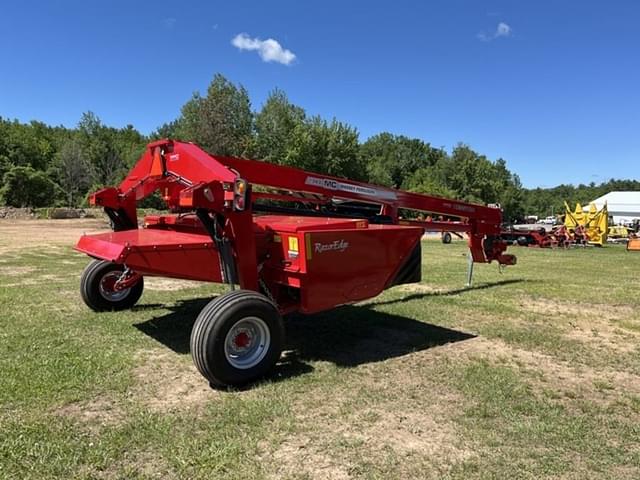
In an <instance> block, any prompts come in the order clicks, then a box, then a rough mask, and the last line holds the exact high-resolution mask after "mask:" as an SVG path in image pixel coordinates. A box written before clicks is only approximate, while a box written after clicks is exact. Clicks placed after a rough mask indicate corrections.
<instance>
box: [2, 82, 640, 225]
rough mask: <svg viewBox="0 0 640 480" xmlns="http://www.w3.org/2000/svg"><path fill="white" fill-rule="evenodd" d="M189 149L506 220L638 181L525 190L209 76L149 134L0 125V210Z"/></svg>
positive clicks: (59, 199) (472, 163) (73, 190)
mask: <svg viewBox="0 0 640 480" xmlns="http://www.w3.org/2000/svg"><path fill="white" fill-rule="evenodd" d="M166 137H170V138H175V139H180V140H184V141H192V142H195V143H197V144H199V145H200V146H201V147H202V148H204V149H205V150H207V151H209V152H210V153H212V154H217V155H231V156H241V157H247V158H257V159H261V160H264V161H267V162H273V163H277V164H281V165H289V166H295V167H300V168H303V169H305V170H310V171H314V172H318V173H324V174H329V175H334V176H338V177H344V178H349V179H353V180H361V181H365V182H371V183H375V184H378V185H383V186H387V187H391V188H401V189H405V190H410V191H414V192H419V193H429V194H433V195H439V196H445V197H451V198H458V199H462V200H468V201H472V202H481V203H499V204H501V205H502V207H503V209H504V212H505V220H507V221H516V220H520V219H522V218H523V217H524V215H525V214H526V215H530V214H533V215H550V214H551V212H552V209H553V211H554V212H560V211H561V208H562V205H563V203H564V201H568V202H570V203H575V202H581V203H586V202H588V201H589V200H593V199H594V198H596V197H598V196H600V195H602V194H604V193H607V192H608V191H611V190H638V189H640V182H639V181H635V180H610V181H608V182H605V183H601V184H600V185H595V184H593V183H592V184H590V185H578V186H573V185H560V186H558V187H555V188H548V189H543V188H536V189H525V188H523V187H522V184H521V182H520V179H519V177H518V175H516V174H515V173H513V172H511V171H510V170H509V169H508V168H507V163H506V161H505V160H504V159H502V158H498V159H496V160H491V159H488V158H487V157H486V156H484V155H481V154H479V153H477V152H475V151H474V150H473V149H471V148H470V147H469V146H467V145H464V144H458V145H457V146H456V147H454V148H453V149H452V151H451V152H448V151H446V150H445V149H443V148H439V147H434V146H432V145H430V144H429V143H427V142H425V141H423V140H421V139H418V138H409V137H406V136H404V135H394V134H391V133H387V132H383V133H379V134H377V135H374V136H372V137H370V138H369V139H367V140H366V141H364V142H360V140H359V134H358V131H357V129H356V128H354V127H353V126H351V125H348V124H346V123H344V122H341V121H338V120H336V119H335V118H334V119H331V120H327V119H324V118H321V117H319V116H312V115H309V114H307V112H305V110H304V109H303V108H301V107H299V106H297V105H294V104H293V103H292V102H290V101H289V99H288V98H287V95H286V94H285V93H284V92H283V91H281V90H278V89H276V90H274V91H273V92H271V94H270V95H269V96H268V98H267V100H266V101H265V102H264V104H263V105H262V107H261V108H260V110H258V111H254V110H252V106H251V101H250V98H249V94H248V92H247V91H246V89H245V88H244V87H242V86H241V85H235V84H234V83H232V82H230V81H229V80H227V79H226V78H225V77H223V76H222V75H219V74H218V75H215V76H214V78H213V80H212V81H211V84H210V85H209V87H208V89H207V91H206V94H200V93H195V94H194V95H193V96H192V97H191V98H190V99H189V100H188V101H187V102H186V103H185V104H184V105H183V107H182V109H181V114H180V116H179V117H178V118H177V119H175V120H174V121H172V122H169V123H166V124H164V125H162V126H160V127H159V128H158V129H157V130H156V131H155V132H153V133H152V134H151V135H149V136H145V135H142V134H141V133H140V132H138V131H137V130H136V129H135V128H134V127H133V126H132V125H127V126H126V127H124V128H113V127H109V126H106V125H104V124H103V123H102V122H101V121H100V119H99V118H98V117H97V116H96V115H95V114H94V113H92V112H87V113H84V114H83V115H82V117H81V119H80V121H79V122H78V125H77V126H76V128H65V127H62V126H58V127H53V126H48V125H45V124H44V123H42V122H37V121H32V122H30V123H28V124H23V123H20V122H18V121H16V120H14V121H11V120H8V119H3V118H2V117H0V204H4V205H11V206H16V207H21V206H30V207H44V206H71V207H75V206H81V205H84V204H85V203H86V197H87V194H88V192H90V191H93V190H96V189H98V188H100V187H102V186H105V185H114V184H117V183H119V182H120V180H122V178H123V177H124V176H125V175H126V173H127V171H128V170H129V169H130V168H131V166H133V164H134V163H135V162H136V160H137V159H138V158H139V156H140V155H141V154H142V152H143V151H144V148H145V145H146V144H147V143H148V142H149V141H152V140H154V139H157V138H166Z"/></svg>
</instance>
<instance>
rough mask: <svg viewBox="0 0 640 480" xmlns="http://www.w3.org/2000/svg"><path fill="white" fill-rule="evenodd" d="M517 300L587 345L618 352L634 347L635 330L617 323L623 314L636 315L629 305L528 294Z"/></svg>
mask: <svg viewBox="0 0 640 480" xmlns="http://www.w3.org/2000/svg"><path fill="white" fill-rule="evenodd" d="M519 304H520V306H521V307H522V308H524V309H525V310H527V311H530V312H534V313H538V314H541V315H545V316H549V317H550V318H554V319H555V321H556V324H558V325H564V326H565V332H564V336H565V337H567V338H569V339H573V340H578V341H579V342H581V343H587V344H589V347H590V348H593V349H596V350H602V351H603V352H606V351H610V350H615V351H617V352H621V353H629V352H633V351H635V350H636V349H637V348H638V344H639V343H638V342H639V340H640V335H638V332H636V331H634V330H631V329H626V328H625V327H624V324H621V323H620V321H621V320H624V319H627V318H637V313H636V312H634V310H633V308H632V307H631V306H630V305H605V304H593V303H584V302H575V303H569V302H559V301H557V300H550V299H544V300H542V299H535V298H531V297H524V298H522V299H521V300H520V302H519Z"/></svg>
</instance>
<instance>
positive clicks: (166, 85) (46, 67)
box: [0, 0, 640, 187]
mask: <svg viewBox="0 0 640 480" xmlns="http://www.w3.org/2000/svg"><path fill="white" fill-rule="evenodd" d="M2 17H3V22H2V23H3V27H2V32H1V34H0V35H1V38H2V41H0V60H1V61H0V116H3V117H5V118H6V117H9V118H18V119H19V120H21V121H29V120H32V119H37V120H42V121H44V122H47V123H50V124H56V125H57V124H63V125H66V126H74V125H75V124H76V123H77V122H78V119H79V118H80V115H81V114H82V112H84V111H87V110H92V111H94V112H95V113H96V114H97V115H98V116H99V117H100V118H101V119H102V120H103V122H105V123H106V124H108V125H113V126H124V125H126V124H132V125H134V126H135V127H137V128H138V129H140V130H141V131H143V132H144V133H149V132H151V131H152V130H153V129H155V128H156V127H157V126H159V125H160V124H162V123H164V122H166V121H170V120H172V119H174V118H176V117H177V116H178V114H179V111H180V107H181V106H182V104H183V103H184V102H185V101H186V100H187V99H188V98H189V97H190V95H191V93H192V92H194V91H196V90H200V91H203V90H205V89H206V87H207V85H208V83H209V81H210V80H211V78H212V76H213V74H214V73H216V72H220V73H222V74H224V75H225V76H226V77H227V78H229V79H230V80H232V81H234V82H237V83H242V84H243V85H244V86H245V87H246V88H247V89H248V91H249V93H250V95H251V99H252V103H253V108H254V109H258V108H259V107H260V106H261V104H262V102H263V101H264V99H265V98H266V96H267V94H268V92H269V91H271V90H272V89H273V88H275V87H279V88H281V89H283V90H284V91H286V92H287V94H288V95H289V97H290V99H291V100H292V101H293V102H294V103H296V104H298V105H301V106H302V107H304V108H305V109H306V110H307V112H308V113H310V114H319V115H321V116H323V117H326V118H331V117H334V116H335V117H336V118H338V119H339V120H343V121H346V122H348V123H350V124H351V125H354V126H356V127H357V128H358V130H359V132H360V136H361V139H362V140H364V139H366V138H367V137H369V136H370V135H373V134H376V133H378V132H381V131H390V132H393V133H397V134H405V135H408V136H415V137H419V138H422V139H424V140H426V141H428V142H430V143H431V144H432V145H435V146H443V147H445V148H447V149H449V150H450V149H451V147H452V146H454V145H455V144H456V143H457V142H460V141H461V142H465V143H467V144H469V145H471V147H473V148H474V149H476V150H477V151H479V152H481V153H484V154H486V155H487V156H488V157H489V158H492V159H496V158H498V157H502V158H505V159H506V160H507V163H508V166H509V167H510V168H511V169H512V170H513V171H515V172H516V173H518V174H519V175H520V177H521V179H522V181H523V183H524V185H525V186H527V187H533V186H553V185H556V184H559V183H579V182H583V183H589V182H591V181H594V182H596V183H598V182H600V181H603V180H606V179H608V178H610V177H616V178H622V177H624V178H635V179H638V178H640V2H638V1H635V0H617V1H611V2H605V1H589V0H573V1H560V0H555V1H551V0H535V1H534V0H528V1H524V0H522V1H515V0H511V1H480V0H447V1H445V0H441V1H415V2H408V1H400V0H396V1H389V2H375V1H347V0H342V1H317V2H305V1H286V2H278V1H271V2H258V1H256V2H241V1H236V2H218V1H201V2H195V1H191V2H190V1H173V2H172V1H154V2H143V1H133V0H131V1H126V2H125V1H107V0H103V1H101V2H98V1H90V0H84V1H55V0H50V1H44V0H42V1H40V2H35V1H30V0H21V1H19V2H18V1H14V2H8V1H7V2H3V6H2ZM242 33H244V34H246V35H245V36H243V37H240V39H238V40H236V42H235V43H236V45H237V46H234V45H232V40H233V39H234V38H236V37H237V35H239V34H242ZM267 39H273V40H275V41H276V42H277V44H274V43H273V42H271V43H270V44H263V43H260V41H264V40H267ZM238 46H240V47H244V49H240V48H238ZM278 47H280V48H281V50H278ZM260 48H262V50H261V49H260ZM292 56H294V57H295V58H293V57H292ZM262 57H264V58H262ZM265 60H269V61H265ZM286 63H288V65H287V64H286Z"/></svg>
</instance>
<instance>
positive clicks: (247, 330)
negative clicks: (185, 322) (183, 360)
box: [190, 290, 284, 387]
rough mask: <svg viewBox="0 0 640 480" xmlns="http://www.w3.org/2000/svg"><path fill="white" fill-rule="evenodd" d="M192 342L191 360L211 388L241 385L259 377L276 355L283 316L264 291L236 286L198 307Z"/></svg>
mask: <svg viewBox="0 0 640 480" xmlns="http://www.w3.org/2000/svg"><path fill="white" fill-rule="evenodd" d="M190 344H191V356H192V357H193V362H194V363H195V365H196V367H197V368H198V370H199V371H200V373H201V374H202V375H203V376H204V377H205V378H206V379H207V380H209V383H210V384H211V386H213V387H225V386H239V385H243V384H246V383H249V382H251V381H253V380H256V379H257V378H259V377H261V376H263V375H264V374H265V373H267V372H268V371H269V370H271V368H272V367H273V366H274V365H275V364H276V362H277V361H278V359H279V358H280V353H281V352H282V347H283V344H284V327H283V324H282V317H281V316H280V313H279V312H278V309H277V308H276V306H275V305H274V304H273V303H272V302H271V301H270V300H269V299H268V298H267V297H265V296H264V295H261V294H259V293H257V292H253V291H251V290H235V291H233V292H229V293H226V294H224V295H221V296H219V297H217V298H215V299H213V300H212V301H211V302H209V303H208V304H207V306H206V307H204V308H203V309H202V311H201V312H200V315H198V318H197V319H196V322H195V324H194V325H193V330H192V331H191V342H190Z"/></svg>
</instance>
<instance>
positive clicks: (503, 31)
mask: <svg viewBox="0 0 640 480" xmlns="http://www.w3.org/2000/svg"><path fill="white" fill-rule="evenodd" d="M509 35H511V27H510V26H509V25H507V24H506V23H504V22H500V23H499V24H498V28H496V33H495V35H494V36H495V37H496V38H498V37H508V36H509Z"/></svg>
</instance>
